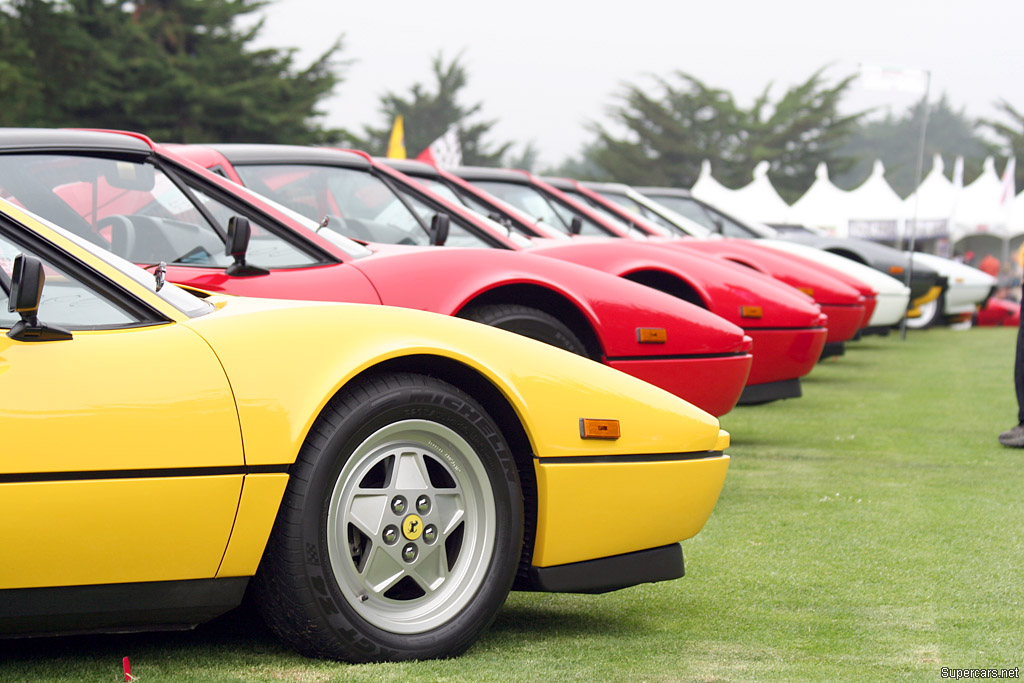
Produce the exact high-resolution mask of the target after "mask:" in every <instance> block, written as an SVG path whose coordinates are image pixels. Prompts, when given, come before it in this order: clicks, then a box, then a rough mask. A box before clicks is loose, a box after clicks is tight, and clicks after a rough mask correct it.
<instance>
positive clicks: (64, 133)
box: [0, 128, 153, 153]
mask: <svg viewBox="0 0 1024 683" xmlns="http://www.w3.org/2000/svg"><path fill="white" fill-rule="evenodd" d="M68 149H89V150H106V151H117V152H145V153H150V152H152V151H153V147H152V144H151V143H150V142H149V141H148V139H146V138H145V137H143V136H139V135H135V134H132V133H117V132H112V131H97V130H74V129H69V128H0V151H5V152H11V151H18V150H30V151H33V152H45V151H47V150H68Z"/></svg>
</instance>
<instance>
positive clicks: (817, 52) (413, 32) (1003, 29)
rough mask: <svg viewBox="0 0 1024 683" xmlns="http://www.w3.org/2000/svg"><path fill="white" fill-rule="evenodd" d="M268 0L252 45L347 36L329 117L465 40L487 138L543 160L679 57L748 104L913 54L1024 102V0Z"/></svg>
mask: <svg viewBox="0 0 1024 683" xmlns="http://www.w3.org/2000/svg"><path fill="white" fill-rule="evenodd" d="M264 12H265V15H266V25H265V27H264V30H263V32H262V33H261V34H260V36H259V39H258V41H257V44H258V45H260V46H273V47H281V48H283V47H298V48H300V52H299V62H300V66H305V65H307V64H308V63H309V62H310V61H312V60H313V59H315V58H316V57H317V56H319V55H320V54H321V53H323V52H324V51H325V50H326V49H327V48H328V47H329V46H330V45H331V43H332V42H333V41H334V40H335V39H336V38H337V37H338V36H339V35H341V34H344V36H345V47H344V50H343V53H342V57H343V58H344V59H349V60H352V64H350V65H349V66H348V67H347V68H346V69H345V70H344V82H342V83H341V84H340V86H339V87H338V88H337V90H336V91H335V96H334V97H333V98H332V99H331V100H329V101H327V103H326V105H327V107H326V108H327V110H328V112H329V113H328V116H327V124H328V125H331V126H341V127H345V128H350V129H354V130H357V131H358V130H360V129H361V127H362V125H364V124H372V125H375V126H380V125H383V124H384V121H383V117H382V116H381V114H380V112H379V111H378V105H379V97H380V95H381V94H382V93H384V92H386V91H388V90H392V91H396V92H399V93H406V92H407V91H408V89H409V87H410V86H411V85H412V84H413V83H416V82H422V83H424V84H425V85H427V86H432V85H433V80H432V75H431V72H430V60H431V57H432V56H434V55H436V54H437V53H438V52H439V51H443V52H444V55H445V56H446V57H448V58H450V57H453V56H455V55H456V54H459V53H462V54H463V60H462V62H463V64H464V65H465V66H466V68H467V71H468V74H469V84H468V86H467V87H466V88H465V90H464V101H463V104H473V103H476V102H482V103H483V114H484V116H485V117H486V118H488V119H496V120H497V121H498V123H497V125H496V126H495V127H494V129H493V135H492V137H491V142H504V141H507V140H511V141H513V142H515V143H518V144H519V145H525V144H526V143H527V142H531V141H532V142H533V143H534V145H535V146H536V147H537V148H538V149H539V150H540V153H541V160H542V163H549V164H557V163H560V162H561V161H563V160H564V159H565V158H566V157H568V156H575V155H576V154H577V153H578V152H579V150H580V148H581V146H582V145H583V144H584V143H585V142H586V141H588V140H589V139H591V137H592V136H591V134H590V133H589V132H588V130H587V128H586V126H587V124H588V122H593V121H597V122H602V123H606V122H607V118H606V116H605V112H606V110H607V108H608V106H609V105H610V104H612V103H613V102H614V101H615V94H616V93H618V92H621V90H622V84H623V83H641V84H643V83H649V82H650V80H649V78H648V75H650V74H656V75H659V76H668V75H670V74H671V73H672V72H674V71H676V70H682V71H686V72H688V73H690V74H692V75H694V76H696V77H697V78H700V79H701V80H703V81H704V82H706V83H708V84H709V85H712V86H716V87H720V88H724V89H726V90H729V91H731V92H732V93H733V94H734V95H735V96H736V97H737V98H738V99H739V101H740V103H741V104H744V105H747V104H749V103H750V102H751V101H752V99H753V98H754V96H755V95H756V94H757V93H759V92H760V91H761V90H762V89H763V88H764V87H765V86H767V85H768V84H769V83H774V84H775V85H774V89H773V90H772V93H773V94H774V95H776V96H778V95H779V94H780V93H781V92H782V91H783V89H784V88H785V87H788V86H791V85H794V84H796V83H799V82H802V81H804V80H805V79H806V78H807V77H808V76H810V75H811V74H812V73H813V72H814V71H815V70H816V69H818V68H819V67H822V66H828V69H827V70H826V74H827V75H828V76H830V78H831V79H832V80H837V79H839V78H841V77H843V76H845V75H848V74H851V73H855V72H857V70H858V67H859V65H860V64H870V65H877V66H884V67H918V68H921V69H927V70H929V71H930V72H931V74H932V81H931V83H932V88H931V92H932V98H931V99H932V100H934V99H937V97H938V96H939V95H940V94H941V93H943V92H945V93H946V94H947V95H948V96H949V99H950V101H951V102H952V103H953V105H954V106H956V107H957V108H959V107H962V106H963V107H966V108H967V113H968V114H969V115H972V116H990V117H991V116H995V109H994V108H993V103H994V102H996V101H997V100H999V99H1006V100H1007V101H1009V102H1010V103H1011V104H1013V105H1014V106H1015V107H1016V108H1017V109H1018V110H1022V109H1024V73H1022V71H1024V31H1022V28H1024V0H974V2H969V1H967V0H959V1H951V0H929V1H928V2H921V1H918V0H913V1H911V0H858V1H857V2H842V3H840V2H834V1H833V2H828V1H827V0H826V1H824V2H822V1H821V0H818V1H816V2H810V1H803V0H774V1H773V2H765V1H763V0H762V1H759V2H754V1H752V0H734V1H732V2H730V1H729V0H721V1H719V2H692V1H689V2H688V1H686V0H631V1H626V2H622V1H620V2H616V3H595V2H588V3H582V2H572V1H569V2H565V1H564V0H563V1H562V2H559V1H558V0H545V1H543V2H541V1H538V0H516V1H515V2H509V3H491V2H480V1H479V0H476V1H474V2H470V1H469V0H449V1H444V0H441V1H436V0H435V2H406V1H399V2H390V3H385V2H373V1H371V2H358V3H356V2H339V1H338V0H273V2H272V3H271V5H269V6H268V7H267V8H266V9H265V10H264ZM917 97H919V96H914V95H911V94H908V93H900V92H877V91H867V90H866V89H865V88H863V87H861V86H859V85H858V84H856V83H855V85H854V87H853V88H852V89H851V91H850V95H849V97H848V98H847V107H848V108H849V109H851V110H853V109H857V108H865V107H871V106H891V107H892V108H893V111H894V112H896V113H901V112H902V111H903V110H904V109H905V108H906V107H907V106H908V105H910V104H911V103H912V102H913V101H914V100H915V99H917ZM411 125H414V123H413V122H409V121H407V122H406V126H407V127H409V126H411ZM418 151H419V150H409V153H410V155H415V154H416V153H417V152H418Z"/></svg>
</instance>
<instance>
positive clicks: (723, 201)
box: [690, 159, 736, 211]
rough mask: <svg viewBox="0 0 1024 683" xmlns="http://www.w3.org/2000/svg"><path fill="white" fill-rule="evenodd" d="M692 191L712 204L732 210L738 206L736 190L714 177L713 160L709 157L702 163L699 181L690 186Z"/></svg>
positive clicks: (697, 196) (698, 197)
mask: <svg viewBox="0 0 1024 683" xmlns="http://www.w3.org/2000/svg"><path fill="white" fill-rule="evenodd" d="M690 192H691V193H692V194H693V196H694V197H696V198H697V199H701V200H703V201H705V202H707V203H708V204H711V205H712V206H721V207H730V209H729V210H730V211H731V210H732V207H735V206H736V199H735V194H736V190H730V189H729V188H728V187H726V186H725V185H723V184H722V183H720V182H718V181H717V180H715V179H714V177H712V175H711V162H710V161H708V160H707V159H705V160H704V161H702V162H701V163H700V175H698V176H697V182H695V183H694V184H693V187H692V188H690Z"/></svg>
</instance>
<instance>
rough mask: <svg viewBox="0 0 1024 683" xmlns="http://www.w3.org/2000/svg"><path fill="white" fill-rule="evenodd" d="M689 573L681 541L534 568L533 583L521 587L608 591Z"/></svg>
mask: <svg viewBox="0 0 1024 683" xmlns="http://www.w3.org/2000/svg"><path fill="white" fill-rule="evenodd" d="M683 574H685V569H684V567H683V549H682V547H681V546H680V545H679V544H678V543H673V544H672V545H665V546H662V547H660V548H651V549H649V550H638V551H637V552H635V553H626V554H625V555H613V556H612V557H602V558H601V559H599V560H587V561H586V562H574V563H572V564H561V565H558V566H556V567H532V566H531V567H530V569H529V572H528V580H529V583H528V585H526V586H519V585H517V586H516V589H517V590H530V591H541V592H545V593H608V592H609V591H617V590H619V589H620V588H628V587H629V586H635V585H637V584H640V583H655V582H657V581H671V580H672V579H678V578H679V577H681V576H683Z"/></svg>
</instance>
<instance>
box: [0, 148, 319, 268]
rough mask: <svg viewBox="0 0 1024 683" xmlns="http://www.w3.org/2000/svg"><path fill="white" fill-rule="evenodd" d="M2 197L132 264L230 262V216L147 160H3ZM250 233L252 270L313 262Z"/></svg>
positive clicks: (256, 230) (265, 234) (260, 230)
mask: <svg viewBox="0 0 1024 683" xmlns="http://www.w3.org/2000/svg"><path fill="white" fill-rule="evenodd" d="M0 195H2V196H3V197H5V198H7V199H10V200H11V201H13V202H14V203H16V204H19V205H21V206H24V207H25V208H27V209H29V210H30V211H32V212H33V213H36V214H38V215H39V216H42V217H43V218H46V219H48V220H50V221H52V222H54V223H57V224H58V225H61V226H63V227H64V228H65V229H67V230H69V231H70V232H72V233H74V234H76V235H78V236H79V237H81V238H83V239H84V240H86V241H88V242H90V243H92V244H94V245H96V246H98V247H101V248H102V249H105V250H107V251H110V252H113V253H114V254H116V255H118V256H120V257H122V258H125V259H127V260H129V261H132V262H134V263H145V264H156V263H159V262H161V261H164V262H165V263H167V264H168V265H171V264H176V265H183V266H201V267H207V268H226V267H227V266H229V265H231V263H233V259H232V258H231V257H230V256H228V255H227V254H226V253H225V246H224V241H225V231H226V228H227V225H228V221H229V219H230V218H231V217H232V216H234V215H236V212H235V210H234V209H232V208H231V207H229V206H227V205H225V204H224V203H222V202H220V201H219V200H217V199H215V198H214V197H212V196H210V195H208V194H207V193H204V192H202V191H200V190H198V189H195V188H190V189H189V190H187V191H186V190H185V189H183V186H182V185H180V184H179V182H177V181H176V179H173V178H171V177H170V176H169V175H167V174H166V173H165V172H164V171H163V170H161V169H160V168H157V167H156V166H155V165H153V164H151V163H149V162H148V161H143V160H139V159H126V158H113V157H101V156H86V155H82V154H71V153H69V154H10V155H3V156H0ZM200 206H202V210H201V209H200ZM210 218H212V220H213V222H211V220H209V219H210ZM251 229H252V237H251V239H250V241H249V247H248V251H247V252H246V260H247V261H248V262H249V263H250V264H252V265H256V266H262V267H265V268H296V267H304V266H310V265H314V264H316V263H318V261H317V259H316V258H314V257H313V256H311V255H310V254H308V253H306V252H305V251H303V250H302V249H300V248H299V247H298V246H296V245H295V244H293V243H292V242H290V241H287V240H285V239H283V238H282V237H280V236H279V235H277V234H275V233H274V232H271V231H270V230H269V229H267V228H266V227H264V226H262V225H259V224H255V223H254V224H252V225H251Z"/></svg>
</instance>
